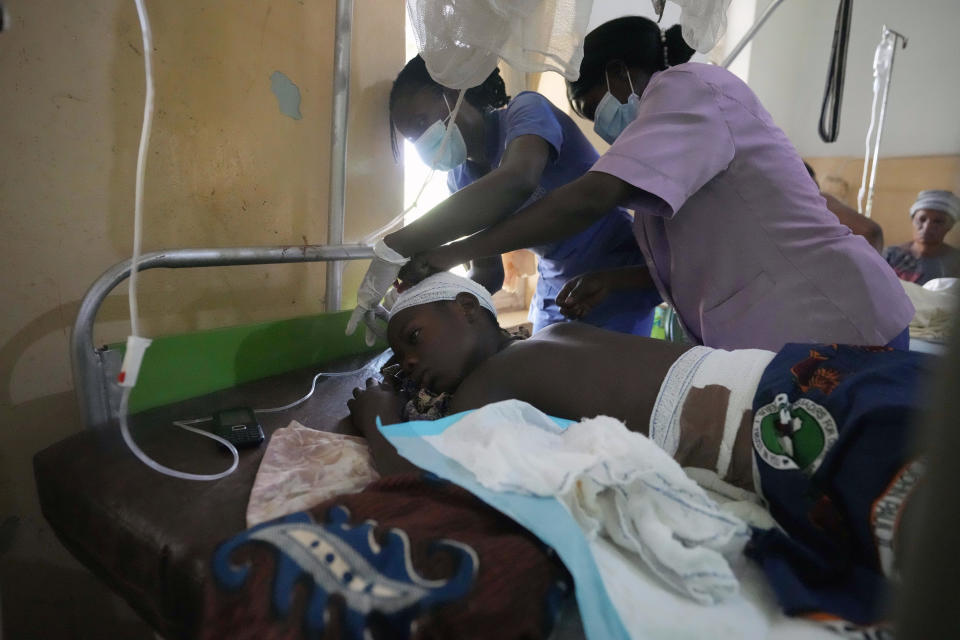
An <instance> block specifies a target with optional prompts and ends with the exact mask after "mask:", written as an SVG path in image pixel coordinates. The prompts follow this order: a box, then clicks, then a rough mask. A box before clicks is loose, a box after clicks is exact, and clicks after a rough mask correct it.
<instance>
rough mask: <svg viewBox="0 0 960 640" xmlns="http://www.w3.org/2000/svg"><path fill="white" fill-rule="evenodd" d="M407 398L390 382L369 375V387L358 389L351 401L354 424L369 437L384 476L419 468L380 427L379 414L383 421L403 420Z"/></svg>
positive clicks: (389, 422)
mask: <svg viewBox="0 0 960 640" xmlns="http://www.w3.org/2000/svg"><path fill="white" fill-rule="evenodd" d="M404 403H405V398H404V397H403V395H401V394H400V393H398V392H397V391H395V390H394V389H393V387H391V386H390V385H389V384H386V383H383V382H377V381H376V380H374V379H373V378H367V386H366V388H365V389H360V388H357V389H354V390H353V399H352V400H348V401H347V407H349V408H350V417H351V419H352V420H353V424H354V426H355V427H356V428H357V430H358V431H360V432H361V433H362V434H363V435H364V436H365V437H366V439H367V446H369V447H370V455H372V456H373V464H374V467H376V469H377V472H378V473H379V474H380V475H381V476H389V475H394V474H398V473H409V472H411V471H418V470H419V469H418V468H417V467H415V466H414V465H413V464H411V463H410V462H408V461H407V460H406V459H405V458H403V457H401V456H400V454H398V453H397V450H396V449H394V448H393V445H391V444H390V443H389V442H388V441H387V439H386V438H384V437H383V434H382V433H380V430H379V429H377V416H380V420H381V421H382V422H383V424H395V423H397V422H403V417H402V415H401V411H402V410H403V405H404Z"/></svg>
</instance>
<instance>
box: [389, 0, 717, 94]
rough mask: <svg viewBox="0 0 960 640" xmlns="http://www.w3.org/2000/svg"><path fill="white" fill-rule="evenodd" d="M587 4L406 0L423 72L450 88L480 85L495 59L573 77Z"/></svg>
mask: <svg viewBox="0 0 960 640" xmlns="http://www.w3.org/2000/svg"><path fill="white" fill-rule="evenodd" d="M727 1H729V0H727ZM592 8H593V0H407V14H408V16H409V19H410V25H411V27H412V29H413V34H414V39H415V40H416V42H417V49H418V50H419V51H420V55H421V56H422V57H423V60H424V62H426V66H427V71H429V72H430V76H431V77H432V78H433V79H434V80H436V81H437V82H438V83H440V84H442V85H443V86H445V87H449V88H451V89H469V88H471V87H475V86H477V85H479V84H481V83H482V82H483V81H484V80H485V79H486V78H487V76H488V75H490V73H491V72H493V70H494V69H495V68H496V66H497V62H498V59H499V58H502V59H503V60H504V61H505V62H506V63H507V64H509V65H510V66H511V67H513V68H514V69H516V70H518V71H520V72H523V73H538V72H542V71H556V72H557V73H560V74H562V75H563V76H564V77H565V78H566V79H568V80H571V81H572V80H576V79H577V78H578V77H579V75H580V62H581V60H583V38H584V36H585V35H586V31H587V26H588V23H589V20H590V10H591V9H592Z"/></svg>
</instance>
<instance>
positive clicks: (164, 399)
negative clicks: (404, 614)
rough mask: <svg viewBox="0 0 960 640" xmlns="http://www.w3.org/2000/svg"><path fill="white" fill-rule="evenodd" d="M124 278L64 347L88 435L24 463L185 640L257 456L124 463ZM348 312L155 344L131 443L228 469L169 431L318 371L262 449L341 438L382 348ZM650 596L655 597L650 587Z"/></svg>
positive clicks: (135, 402)
mask: <svg viewBox="0 0 960 640" xmlns="http://www.w3.org/2000/svg"><path fill="white" fill-rule="evenodd" d="M365 249H366V248H350V247H347V248H344V247H297V248H295V249H291V248H281V247H277V248H261V249H257V248H241V249H200V250H195V249H189V250H179V251H167V252H157V253H155V254H148V255H147V256H145V257H144V262H143V264H142V267H141V268H157V267H171V268H178V267H197V266H207V265H211V266H212V265H222V264H261V263H267V262H304V261H313V260H330V259H353V258H358V257H366V254H365V252H364V250H365ZM129 271H130V264H129V262H126V263H122V264H120V265H117V266H115V267H113V268H111V269H110V270H108V271H107V272H106V273H105V274H104V275H103V276H102V277H101V278H100V279H99V280H98V281H97V282H96V283H94V285H93V286H92V287H91V289H90V291H89V293H88V294H87V296H86V298H85V299H84V302H83V304H82V305H81V310H80V313H79V314H78V318H77V322H76V325H75V327H74V332H73V336H72V348H73V357H74V373H75V378H76V388H77V393H78V400H79V403H80V405H81V407H82V409H83V415H84V418H85V421H86V424H87V426H88V429H87V430H86V431H83V432H81V433H77V434H74V435H73V436H70V437H68V438H67V439H65V440H63V441H61V442H59V443H56V444H54V445H52V446H50V447H48V448H47V449H45V450H43V451H41V452H39V453H38V454H37V455H36V456H35V459H34V469H35V477H36V483H37V488H38V494H39V498H40V504H41V507H42V509H43V514H44V516H45V518H46V519H47V520H48V522H49V523H50V525H51V526H52V528H53V530H54V531H55V533H56V535H57V536H58V538H59V539H60V540H61V541H62V542H63V544H64V546H65V547H66V548H67V549H68V550H70V552H71V553H73V554H74V555H75V556H76V557H77V558H78V559H79V560H80V561H81V562H82V563H83V564H84V565H85V566H86V567H88V568H89V569H90V570H91V571H92V572H93V573H94V574H95V575H97V576H98V577H100V578H101V579H102V580H103V581H104V582H106V583H107V584H108V585H109V586H110V587H111V588H112V589H113V590H114V591H116V592H117V593H118V594H119V595H120V596H122V597H123V598H124V599H125V600H126V601H127V602H128V603H129V604H130V605H131V606H132V607H133V608H134V609H135V610H136V611H137V612H138V613H139V614H140V615H141V616H142V617H143V619H144V620H145V621H147V622H148V623H149V624H150V625H151V626H152V627H153V628H154V629H156V630H157V631H158V633H159V634H160V635H162V636H163V637H165V638H195V637H198V633H200V629H199V625H200V624H201V621H203V619H204V615H203V614H204V604H205V599H204V594H205V591H206V590H207V587H208V586H209V584H210V581H211V575H210V558H211V556H212V554H213V552H214V550H215V548H216V547H217V546H218V544H219V543H221V542H223V541H224V540H227V539H228V538H231V537H232V536H235V535H236V534H238V533H239V532H241V531H243V530H244V529H245V528H246V519H245V515H246V508H247V502H248V499H249V495H250V490H251V487H252V486H253V483H254V478H255V476H256V472H257V468H258V466H259V464H260V460H261V458H262V457H263V453H264V451H265V449H266V446H265V445H262V446H260V447H258V448H255V449H246V450H241V452H240V460H239V465H238V467H237V470H236V471H235V472H234V473H233V474H232V475H230V476H228V477H227V478H224V479H222V480H219V481H216V482H193V481H187V480H182V479H178V478H172V477H168V476H164V475H161V474H159V473H157V472H155V471H153V470H152V469H150V468H148V467H147V466H145V465H144V464H143V463H142V462H141V461H140V460H138V459H137V458H135V457H134V456H133V455H132V454H131V452H130V451H129V449H128V448H127V446H126V445H125V444H124V442H123V440H122V438H121V435H120V432H119V430H118V429H117V418H118V414H117V411H118V408H119V402H118V393H117V389H116V387H117V385H116V384H115V383H114V382H113V380H115V378H116V375H117V372H118V371H119V367H120V362H121V359H122V345H114V346H107V347H100V348H96V347H94V345H93V341H92V329H93V321H94V319H95V317H96V312H97V309H98V308H99V305H100V303H101V302H102V301H103V300H104V299H105V298H106V296H107V294H108V293H109V292H110V290H111V289H112V288H113V287H115V286H116V285H117V284H119V283H120V282H122V281H123V280H124V278H126V276H127V275H128V274H129ZM348 316H349V313H348V312H341V313H330V314H322V315H319V316H312V317H304V318H293V319H289V320H282V321H276V322H267V323H261V324H256V325H248V326H241V327H226V328H220V329H212V330H207V331H202V332H196V333H191V334H185V335H178V336H168V337H160V338H156V339H155V340H154V344H153V345H152V346H151V347H150V349H149V350H148V352H147V357H146V360H145V362H144V366H143V369H142V371H141V374H140V375H141V378H140V381H139V382H138V384H137V387H136V391H135V394H134V395H133V396H132V397H131V414H132V415H131V417H130V426H131V431H132V434H133V437H134V439H135V440H136V442H137V443H138V444H139V445H140V446H141V448H142V449H143V450H144V451H145V452H146V453H147V454H148V455H149V456H151V457H152V458H154V459H155V460H157V461H158V462H160V463H162V464H165V465H167V466H169V467H174V468H176V469H180V470H184V471H188V472H193V473H215V472H218V471H221V470H223V469H225V468H227V467H228V466H229V464H230V460H231V457H230V456H229V455H228V454H227V452H226V450H225V449H224V448H222V447H221V446H220V445H218V444H216V443H214V442H212V441H210V440H207V439H204V438H200V437H198V436H196V435H195V434H191V433H188V432H186V431H183V430H181V429H178V428H176V427H175V426H173V425H172V421H173V420H184V419H188V418H194V417H201V416H209V415H211V414H212V413H213V412H214V411H218V410H223V409H227V408H230V407H235V406H246V407H252V408H265V407H277V406H282V405H285V404H287V403H290V402H291V401H293V400H296V399H298V398H300V397H302V396H303V395H304V394H305V393H306V392H307V390H308V389H309V388H310V383H311V380H312V379H313V377H314V376H315V374H316V373H317V372H318V371H334V372H336V371H340V372H344V371H350V372H352V373H351V374H350V375H347V376H342V377H333V378H327V379H321V381H320V383H319V384H318V386H317V389H316V392H315V393H314V394H313V396H312V397H310V398H309V399H308V400H307V401H306V402H304V403H303V404H301V405H299V406H296V407H294V408H292V409H290V410H288V411H283V412H278V413H272V414H261V415H260V423H261V425H262V426H263V429H264V432H265V434H266V436H267V438H268V440H269V437H270V435H271V434H272V433H273V432H274V431H276V430H277V429H279V428H281V427H284V426H286V425H287V424H289V423H290V421H292V420H296V421H298V422H300V423H302V424H304V425H309V426H311V427H313V428H318V429H321V430H330V431H336V430H338V429H340V428H341V427H342V424H341V422H340V421H341V419H342V418H344V417H345V416H346V415H347V409H346V400H347V399H348V398H350V397H351V392H352V389H353V388H354V387H357V386H361V385H362V384H363V382H364V380H365V379H366V378H367V377H369V376H371V375H372V374H374V373H375V372H376V371H377V369H378V363H379V360H378V359H377V356H380V355H382V352H381V349H382V347H380V348H374V349H372V350H371V349H370V348H368V347H366V346H365V344H364V343H363V340H362V338H361V337H360V335H359V333H358V334H357V335H354V336H352V337H347V336H345V335H344V327H345V325H346V321H347V318H348ZM380 359H381V360H382V357H381V358H380ZM364 365H368V366H366V368H364ZM650 588H651V589H653V590H654V592H656V590H658V589H662V590H663V591H664V592H665V591H666V588H665V587H658V586H656V585H655V584H652V585H651V587H650ZM764 588H765V585H764V584H763V583H762V578H761V577H760V573H759V571H754V572H753V573H752V578H751V580H750V582H749V584H748V583H745V589H746V590H748V591H749V592H750V593H754V594H758V593H759V594H760V596H759V602H761V603H762V607H761V608H762V609H763V610H764V611H767V612H770V615H775V614H776V605H775V604H774V603H773V601H772V597H771V594H769V593H766V595H763V593H764ZM767 591H768V590H767ZM654 592H652V593H654ZM780 617H781V618H782V616H780ZM826 634H827V632H826V631H824V630H823V629H820V628H811V627H810V626H807V627H804V626H800V627H799V628H798V627H797V625H795V624H787V625H783V624H780V625H779V626H774V627H772V629H771V633H770V635H768V636H767V637H768V638H770V639H771V640H774V639H775V640H787V639H794V638H803V639H806V640H813V639H815V638H820V637H830V636H828V635H826ZM554 637H555V638H562V639H573V638H582V637H583V630H582V627H581V626H580V624H579V622H578V619H577V615H576V607H575V606H574V607H568V608H567V610H566V615H564V616H563V617H562V618H561V621H560V623H559V625H558V627H557V629H556V633H555V635H554Z"/></svg>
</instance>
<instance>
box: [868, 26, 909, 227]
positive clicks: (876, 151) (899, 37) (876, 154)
mask: <svg viewBox="0 0 960 640" xmlns="http://www.w3.org/2000/svg"><path fill="white" fill-rule="evenodd" d="M891 35H892V36H893V49H892V50H891V51H890V68H889V69H888V70H887V79H886V82H884V84H883V98H882V99H881V101H880V122H878V123H877V139H876V141H875V142H874V146H873V164H872V166H871V167H870V173H869V176H870V186H869V187H868V189H867V206H866V207H865V208H864V209H863V211H861V213H862V214H863V215H865V216H866V217H868V218H869V217H870V212H871V211H872V210H873V186H874V184H875V183H876V181H877V161H878V160H879V159H880V137H881V136H882V135H883V120H884V118H886V115H887V97H888V96H889V94H890V80H891V78H893V59H894V58H895V57H896V54H897V43H898V41H899V42H902V43H903V44H902V48H903V49H906V48H907V37H906V36H905V35H903V34H902V33H898V32H896V31H894V30H893V29H890V28H888V27H887V25H883V31H881V36H880V41H881V42H883V41H884V40H886V39H887V38H889V37H890V36H891ZM868 144H869V143H868ZM868 148H869V147H868ZM868 160H869V154H868V156H867V158H864V162H863V168H864V170H865V171H866V168H867V161H868ZM858 204H859V202H858Z"/></svg>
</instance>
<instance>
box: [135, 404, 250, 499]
mask: <svg viewBox="0 0 960 640" xmlns="http://www.w3.org/2000/svg"><path fill="white" fill-rule="evenodd" d="M131 391H132V389H131V388H130V387H126V388H124V390H123V396H121V398H120V433H121V434H122V435H123V441H124V442H126V443H127V446H128V447H129V448H130V451H132V452H133V455H135V456H137V458H139V459H140V462H142V463H143V464H145V465H147V466H148V467H150V468H151V469H153V470H154V471H159V472H160V473H162V474H164V475H167V476H173V477H174V478H180V479H182V480H200V481H210V480H219V479H220V478H226V477H227V476H228V475H230V474H231V473H233V471H234V469H236V468H237V465H238V464H239V463H240V454H239V453H238V452H237V448H236V447H235V446H233V445H232V444H231V443H230V442H228V441H227V440H225V439H223V438H221V437H220V436H218V435H215V434H213V433H210V432H209V431H203V430H202V429H197V428H195V427H191V426H188V425H190V424H197V423H199V422H208V421H209V420H210V418H196V419H193V420H181V421H176V422H174V424H175V425H177V426H178V427H180V428H182V429H186V430H187V431H193V432H194V433H198V434H200V435H201V436H203V437H205V438H210V439H211V440H216V441H217V442H219V443H220V444H222V445H223V446H225V447H226V448H227V449H228V450H229V451H230V455H232V456H233V464H231V465H230V468H229V469H227V470H226V471H221V472H220V473H213V474H200V473H186V472H184V471H177V470H176V469H171V468H170V467H167V466H164V465H162V464H160V463H159V462H157V461H156V460H154V459H153V458H151V457H150V456H148V455H147V454H146V453H144V452H143V450H142V449H141V448H140V447H138V446H137V443H136V442H134V441H133V437H132V436H131V435H130V426H129V425H128V424H127V415H128V414H127V411H128V409H129V401H130V392H131Z"/></svg>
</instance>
